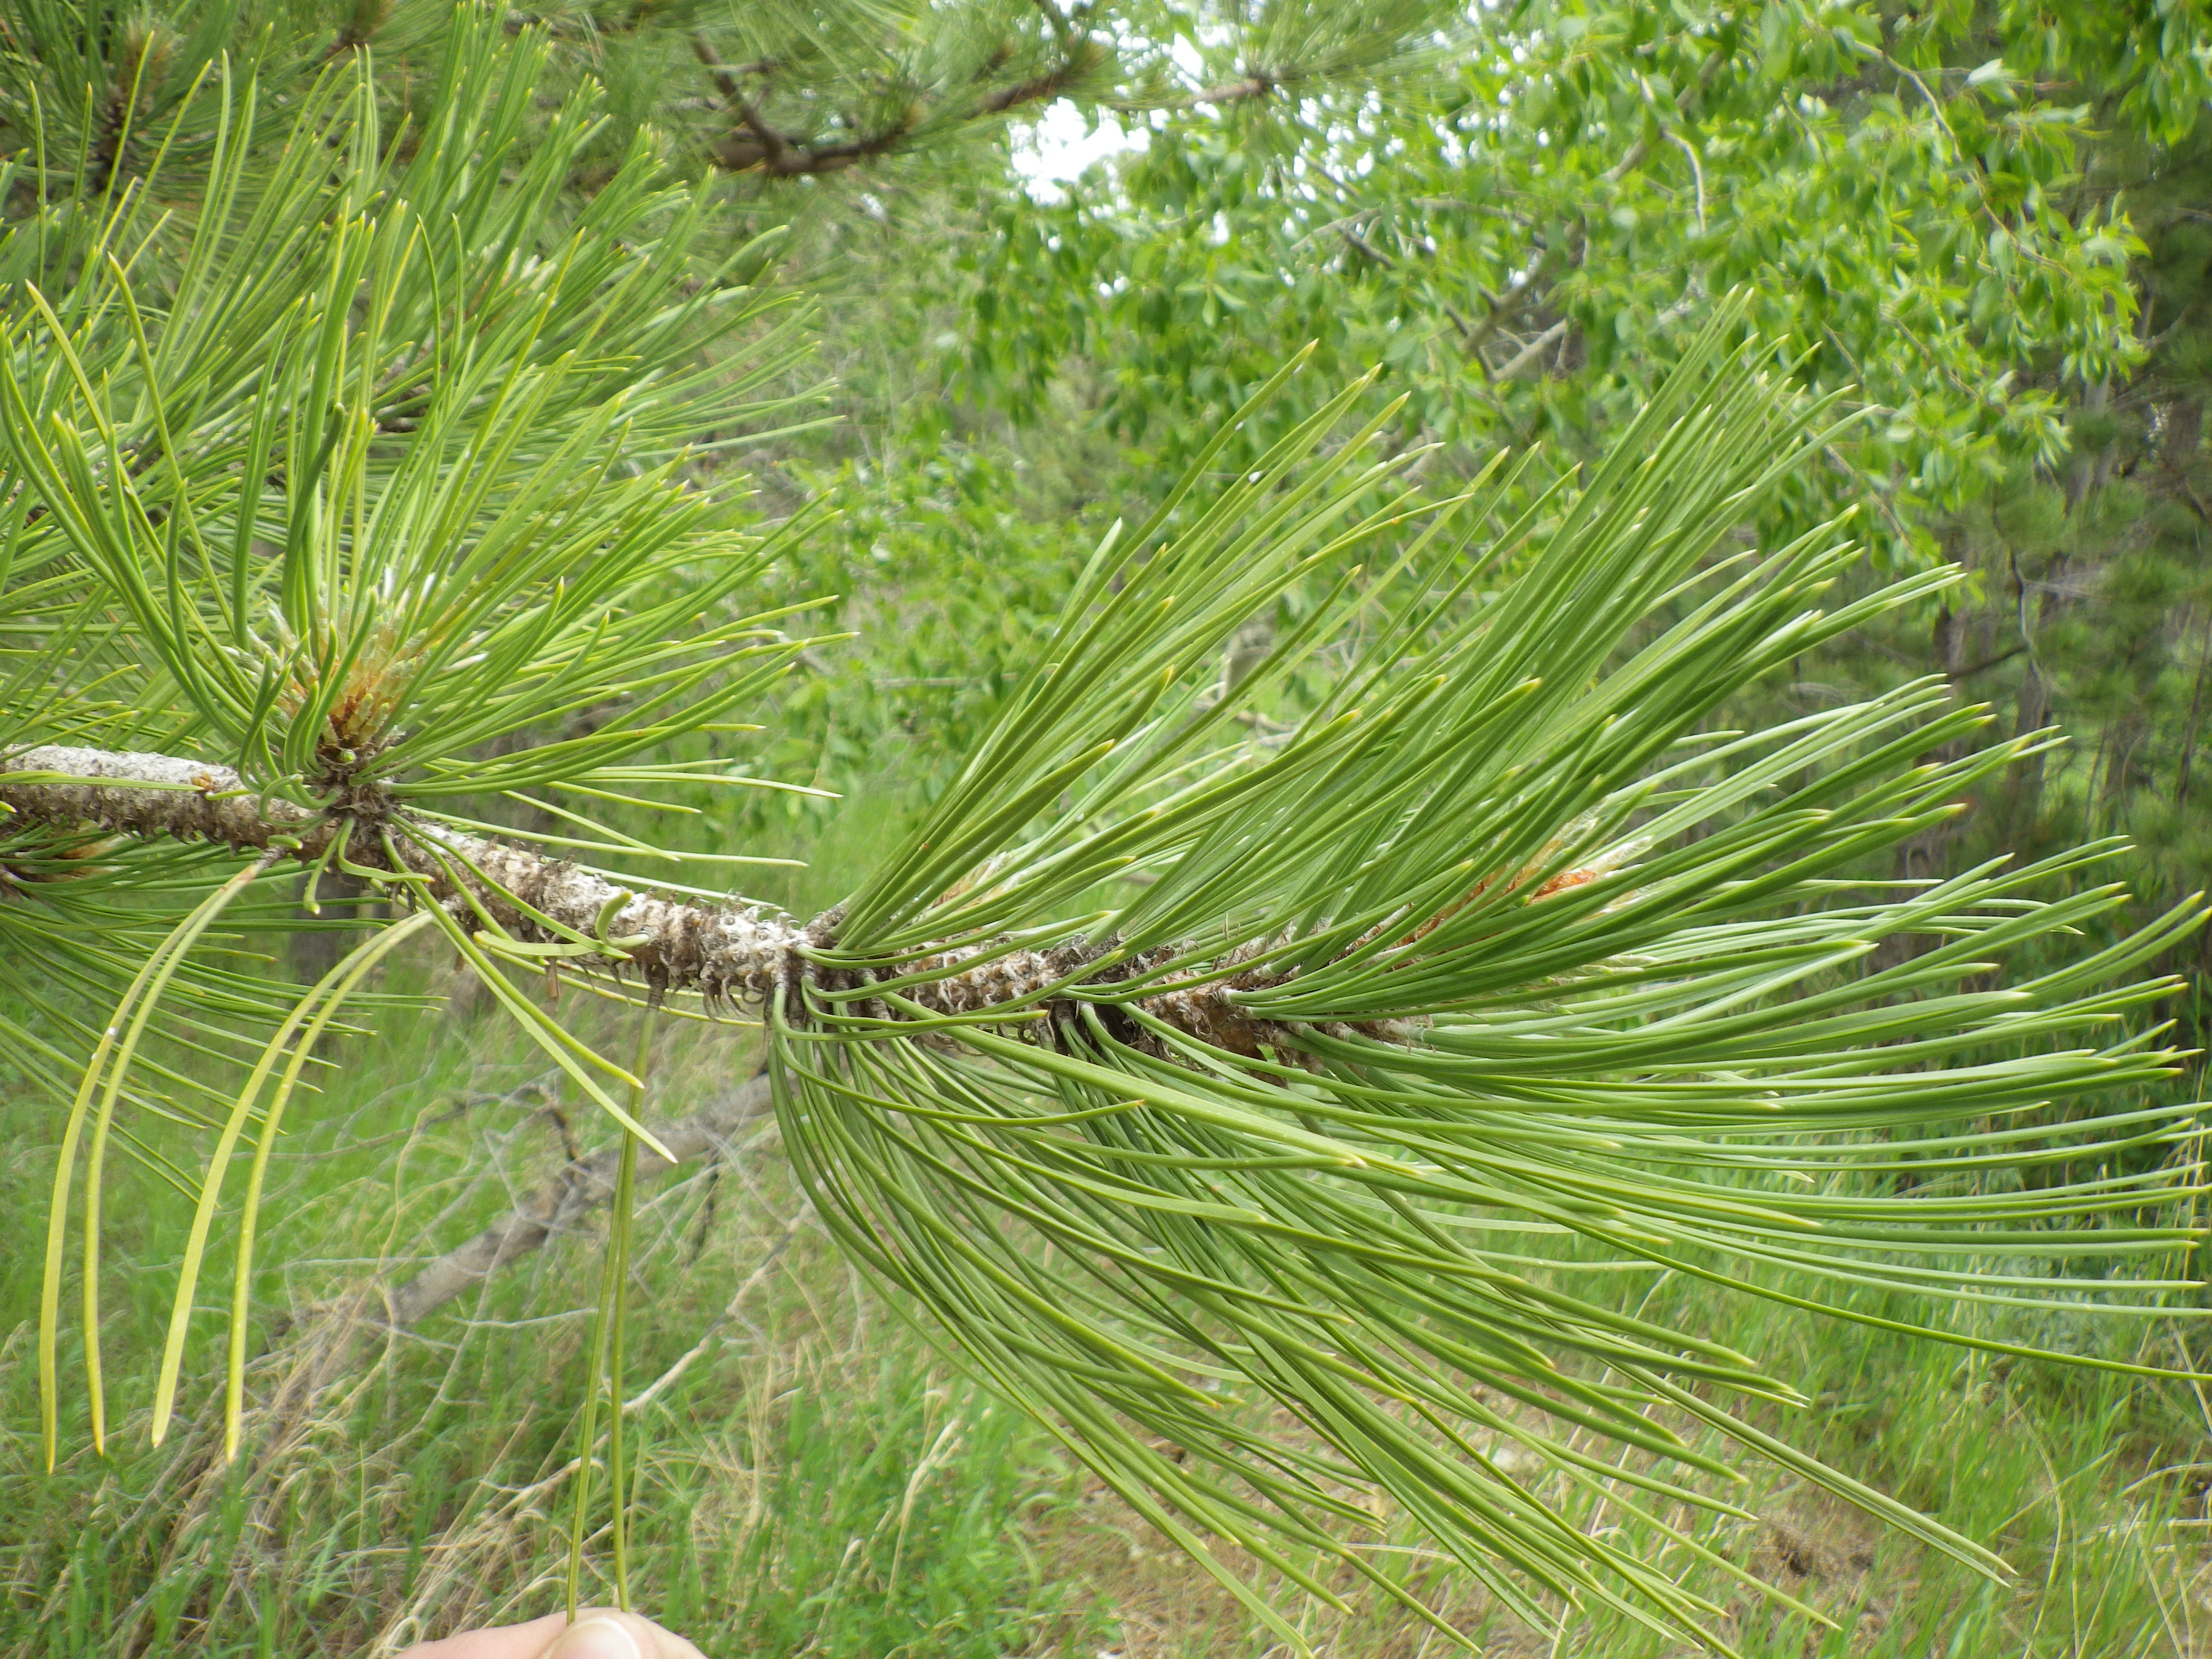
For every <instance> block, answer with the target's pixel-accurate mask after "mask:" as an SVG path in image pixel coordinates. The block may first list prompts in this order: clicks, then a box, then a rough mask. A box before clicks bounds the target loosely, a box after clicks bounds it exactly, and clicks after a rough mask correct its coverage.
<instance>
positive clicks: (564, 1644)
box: [545, 1619, 644, 1659]
mask: <svg viewBox="0 0 2212 1659" xmlns="http://www.w3.org/2000/svg"><path fill="white" fill-rule="evenodd" d="M545 1659H644V1656H643V1655H642V1654H641V1653H639V1652H638V1650H637V1638H635V1637H634V1636H632V1635H631V1634H630V1633H629V1631H627V1630H626V1629H624V1628H623V1626H620V1625H618V1624H617V1623H616V1622H615V1621H614V1620H611V1619H580V1620H577V1621H576V1622H575V1623H574V1624H573V1625H571V1626H568V1629H566V1630H564V1631H562V1632H561V1637H560V1639H559V1640H558V1641H556V1642H555V1643H554V1644H553V1645H552V1646H551V1647H550V1648H548V1649H546V1650H545Z"/></svg>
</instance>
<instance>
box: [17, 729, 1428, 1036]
mask: <svg viewBox="0 0 2212 1659" xmlns="http://www.w3.org/2000/svg"><path fill="white" fill-rule="evenodd" d="M0 766H3V767H4V768H5V770H0V808H5V809H6V810H7V811H9V813H11V814H12V815H13V818H14V821H15V822H16V823H38V824H46V825H52V826H55V827H58V828H62V829H79V828H82V827H83V826H86V825H94V826H97V827H98V828H100V829H104V830H107V831H111V832H114V833H119V834H122V835H126V836H132V837H134V838H137V839H141V840H153V839H157V838H160V837H161V836H171V837H174V838H176V839H179V840H183V841H200V842H219V843H222V844H223V845H225V846H228V847H229V848H232V849H233V850H234V851H237V852H240V853H259V854H271V853H273V854H277V855H279V856H280V857H283V858H287V859H290V860H295V861H297V862H299V863H301V864H303V865H304V864H312V863H314V862H316V861H317V860H321V859H322V858H323V857H324V855H325V854H327V853H329V852H330V851H331V847H332V845H333V842H335V841H336V838H337V836H338V835H339V834H340V833H341V832H342V831H343V832H344V833H345V834H346V836H347V840H346V842H345V844H344V849H343V850H344V856H345V860H346V861H347V862H348V864H349V866H352V867H353V868H354V869H355V870H356V871H360V872H368V873H370V874H371V875H372V876H380V877H382V878H383V880H382V882H381V883H380V884H381V885H384V886H385V887H386V890H387V891H388V892H392V893H395V894H398V893H406V894H409V895H411V896H413V898H414V900H415V902H428V903H435V904H441V905H443V906H445V907H446V908H447V910H448V911H449V912H451V913H452V914H453V916H454V917H455V918H456V920H458V921H461V922H462V923H463V925H464V926H472V925H478V923H479V920H480V918H481V917H482V916H489V917H490V918H491V919H492V920H493V921H495V922H497V923H498V925H499V927H501V929H502V930H503V931H504V932H505V933H507V935H508V936H509V937H511V938H513V939H518V940H520V941H522V942H524V943H532V944H550V943H573V942H574V940H575V939H576V937H577V936H578V935H581V936H583V937H584V938H586V939H594V938H595V939H603V940H605V941H607V945H608V949H607V951H605V953H604V954H603V955H602V956H600V957H597V958H586V961H593V962H596V964H597V965H598V966H600V967H602V968H612V967H615V966H617V965H620V966H622V967H623V968H625V969H628V970H629V971H634V972H635V973H637V974H638V975H641V977H642V978H643V979H644V980H645V981H646V983H647V986H648V987H650V988H651V991H652V993H653V995H654V996H655V997H659V996H661V995H664V994H666V993H668V992H670V991H696V992H697V993H699V994H701V996H702V997H703V998H704V999H705V1000H706V1002H707V1005H708V1007H710V1008H714V1007H718V1006H752V1007H758V1006H763V1005H765V1004H766V1003H768V1002H769V1000H771V999H772V998H773V997H774V996H775V993H776V991H777V990H778V989H779V987H781V988H784V989H787V990H788V991H791V992H793V995H792V996H791V997H790V998H789V999H788V1006H791V1007H792V1008H793V1010H794V1012H796V1011H797V1010H798V1009H799V1005H800V1001H801V999H800V998H799V996H798V995H797V994H796V993H797V992H798V991H799V989H800V988H801V987H802V986H804V985H825V986H826V984H827V981H829V980H830V979H833V978H834V979H836V980H837V984H836V987H835V988H844V989H851V988H857V987H856V985H855V984H854V983H852V982H848V981H847V980H845V979H844V978H842V977H841V976H838V975H833V974H825V973H824V972H823V971H822V970H819V969H817V967H816V966H815V965H814V964H813V963H811V962H810V961H809V960H808V959H807V957H806V954H805V953H806V951H808V950H809V949H810V948H819V947H823V946H826V945H829V944H831V943H833V942H834V940H835V938H836V922H837V916H836V912H834V911H832V912H829V913H828V914H826V915H823V916H820V917H817V918H816V919H815V921H812V922H809V923H805V924H802V923H800V922H799V921H797V920H796V919H794V918H793V917H792V916H789V915H786V914H784V913H783V912H781V911H780V910H777V909H775V908H774V907H772V906H769V905H765V904H760V903H740V904H735V905H723V906H711V905H702V904H695V903H690V902H685V901H683V900H679V899H674V898H662V897H656V896H652V895H650V894H645V895H640V894H637V893H635V892H634V891H632V890H630V889H629V888H626V887H623V886H620V885H617V884H616V883H614V882H611V881H609V880H608V879H607V878H605V877H603V876H599V875H596V874H594V873H592V872H590V871H587V870H583V869H580V868H578V867H577V866H574V865H572V864H568V863H564V862H562V861H561V860H557V859H553V858H549V857H547V856H545V855H544V854H541V853H537V852H532V851H531V850H529V849H527V848H517V847H511V846H507V845H506V844H504V843H502V842H495V841H492V840H489V839H487V838H486V837H483V836H471V835H464V834H462V833H460V832H459V831H456V830H453V829H448V828H446V827H443V826H441V825H435V824H432V823H428V822H427V821H425V820H423V819H422V818H420V817H415V816H413V815H410V813H408V812H407V811H406V810H405V809H404V807H403V806H400V805H395V804H393V803H392V802H390V801H388V800H379V799H374V798H366V799H364V798H360V797H345V796H339V797H337V798H334V799H333V802H332V805H331V806H330V807H329V808H327V809H325V810H320V811H319V810H317V809H315V808H313V807H308V806H304V805H300V804H299V803H297V802H295V801H290V800H286V799H281V798H277V797H274V796H268V795H264V793H261V792H259V791H258V790H256V789H254V788H253V787H252V786H250V785H248V784H247V783H246V781H244V780H242V779H241V778H240V776H239V775H238V774H237V773H236V772H234V771H233V770H232V769H229V768H228V767H223V766H213V765H209V764H207V763H203V762H199V761H195V760H191V759H186V758H179V757H175V756H169V755H151V754H134V753H114V752H110V751H107V750H96V749H76V748H67V747H62V746H59V745H47V746H42V747H37V748H28V749H20V750H15V751H14V752H13V753H12V754H10V755H8V756H6V757H4V758H0ZM347 826H350V828H348V827H347ZM540 918H543V919H544V920H540ZM549 923H550V924H552V925H550V926H549V925H548V924H549ZM564 930H565V931H564ZM1112 948H1113V941H1111V940H1087V939H1081V938H1077V939H1070V940H1069V941H1067V942H1066V944H1063V945H1057V946H1054V948H1052V949H1050V950H1045V951H1030V950H1024V951H994V950H992V949H991V948H990V947H985V946H963V947H959V948H956V949H951V950H931V949H927V948H925V950H924V951H922V952H921V953H918V954H917V955H916V956H915V957H912V958H908V959H906V960H903V961H902V962H901V963H898V964H897V969H898V971H900V972H901V973H920V974H924V975H932V977H929V978H927V979H926V980H924V981H922V982H921V983H918V984H915V985H911V986H908V987H907V988H906V989H905V990H903V991H902V993H901V994H902V996H904V997H906V998H907V999H908V1000H910V1001H912V1002H914V1003H915V1004H916V1005H918V1006H920V1007H921V1008H922V1009H923V1010H924V1011H925V1012H927V1013H928V1014H931V1015H939V1016H942V1015H955V1016H958V1015H975V1014H980V1013H987V1012H989V1011H990V1010H991V1009H993V1008H996V1007H1002V1006H1004V1007H1012V1006H1014V1005H1031V1006H1033V1005H1034V1004H1035V1002H1036V999H1037V997H1038V995H1039V994H1040V993H1042V992H1043V991H1044V990H1046V989H1047V988H1048V987H1052V986H1055V985H1058V984H1060V983H1061V982H1062V981H1066V980H1068V979H1069V978H1070V977H1071V976H1073V975H1080V974H1081V972H1082V970H1083V969H1085V968H1086V967H1088V966H1090V965H1091V963H1101V964H1102V965H1101V966H1100V968H1099V969H1098V974H1097V977H1098V978H1099V979H1100V980H1101V981H1107V980H1112V979H1116V978H1123V977H1127V976H1129V975H1133V974H1137V973H1141V972H1142V971H1144V970H1145V969H1146V968H1147V967H1151V966H1154V965H1157V964H1158V963H1160V962H1164V961H1165V960H1166V959H1167V958H1168V957H1170V956H1172V955H1174V954H1176V951H1175V950H1174V948H1173V947H1169V948H1166V949H1164V950H1162V951H1158V952H1157V953H1154V954H1153V955H1152V956H1151V957H1146V958H1143V959H1140V960H1139V961H1136V962H1126V961H1125V962H1122V963H1115V964H1111V965H1107V964H1105V963H1104V960H1103V959H1104V958H1105V957H1107V956H1108V955H1109V952H1110V951H1111V950H1112ZM1254 954H1255V947H1254V946H1252V945H1243V946H1240V947H1238V948H1237V949H1235V950H1232V951H1226V952H1225V953H1224V954H1223V955H1222V957H1220V958H1219V959H1218V961H1217V962H1216V963H1215V964H1214V967H1215V969H1216V971H1217V972H1219V973H1222V974H1224V975H1225V976H1224V977H1221V978H1218V979H1216V980H1214V981H1212V982H1209V983H1206V984H1203V985H1198V986H1193V987H1184V988H1179V989H1175V990H1170V991H1166V992H1163V993H1161V994H1158V995H1153V996H1147V997H1143V998H1140V999H1138V1006H1140V1007H1142V1008H1143V1009H1144V1010H1145V1011H1146V1012H1148V1013H1150V1014H1152V1015H1153V1016H1154V1017H1155V1018H1159V1019H1161V1020H1164V1021H1165V1022H1166V1023H1168V1024H1170V1025H1173V1026H1174V1027H1176V1029H1178V1030H1182V1031H1186V1032H1188V1033H1189V1034H1191V1035H1192V1036H1197V1037H1199V1038H1201V1039H1202V1040H1204V1041H1206V1042H1212V1043H1213V1044H1215V1045H1217V1046H1218V1047H1221V1048H1228V1049H1230V1050H1231V1051H1233V1052H1237V1053H1242V1054H1256V1053H1258V1052H1259V1050H1260V1048H1261V1046H1262V1045H1263V1044H1265V1045H1274V1046H1281V1043H1282V1039H1283V1036H1284V1035H1285V1034H1284V1033H1283V1031H1282V1030H1279V1028H1277V1027H1274V1026H1273V1025H1270V1024H1265V1023H1263V1022H1261V1021H1258V1020H1255V1019H1254V1018H1251V1017H1250V1016H1249V1015H1247V1014H1246V1013H1244V1012H1243V1011H1242V1009H1241V1008H1240V1007H1239V1006H1237V1002H1236V1000H1235V999H1236V994H1237V992H1239V991H1242V990H1248V989H1250V988H1252V987H1255V986H1258V985H1261V984H1263V983H1267V982H1271V981H1270V979H1269V976H1268V975H1267V970H1265V969H1246V970H1245V971H1244V972H1243V973H1242V974H1235V975H1230V974H1228V973H1227V970H1229V969H1232V968H1233V967H1234V966H1235V965H1236V963H1238V962H1240V961H1243V960H1246V959H1249V957H1252V956H1253V955H1254ZM969 961H973V962H974V963H975V965H974V966H973V967H969V968H965V969H963V967H962V966H961V964H962V963H963V962H969ZM865 1012H866V1013H868V1014H869V1015H871V1016H872V1017H875V1018H890V1017H892V1014H893V1011H892V1010H891V1009H890V1007H889V1006H886V1005H883V1004H880V1003H874V1002H871V1003H870V1004H869V1005H868V1006H866V1010H865ZM1109 1012H1111V1011H1109ZM1360 1029H1362V1030H1368V1029H1370V1028H1368V1027H1362V1028H1360ZM1372 1029H1374V1030H1377V1031H1380V1030H1382V1029H1383V1028H1381V1027H1376V1028H1372ZM1391 1034H1392V1035H1395V1028H1393V1030H1392V1032H1391ZM1122 1035H1124V1036H1127V1038H1128V1039H1129V1040H1131V1041H1133V1042H1141V1041H1144V1039H1143V1038H1141V1037H1140V1036H1139V1035H1138V1033H1137V1032H1136V1031H1135V1030H1134V1027H1133V1024H1131V1025H1130V1029H1129V1030H1127V1031H1126V1032H1124V1033H1122Z"/></svg>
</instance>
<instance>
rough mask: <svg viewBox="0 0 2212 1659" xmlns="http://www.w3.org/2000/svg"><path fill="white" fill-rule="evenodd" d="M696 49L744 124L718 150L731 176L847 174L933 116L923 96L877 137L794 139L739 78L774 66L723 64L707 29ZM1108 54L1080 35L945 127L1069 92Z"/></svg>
mask: <svg viewBox="0 0 2212 1659" xmlns="http://www.w3.org/2000/svg"><path fill="white" fill-rule="evenodd" d="M691 51H692V54H693V55H694V56H695V57H696V58H698V60H699V62H700V64H702V66H704V68H705V69H706V70H707V73H708V76H709V77H710V78H711V79H712V80H713V81H714V86H715V88H716V90H718V91H719V92H720V94H722V98H723V100H724V101H725V102H726V104H727V105H728V106H729V107H730V111H731V112H732V114H733V115H735V116H736V117H737V119H738V128H739V131H735V132H732V133H731V134H730V135H729V136H728V137H726V138H723V139H721V140H720V142H719V143H716V144H715V145H714V149H713V154H714V161H715V164H716V165H717V166H719V167H722V168H724V169H726V171H728V172H731V173H752V172H761V173H768V174H769V176H770V177H772V178H777V179H804V178H815V177H819V176H821V175H823V174H824V173H842V172H844V171H845V170H846V169H847V168H848V167H859V166H860V165H861V164H862V163H863V162H866V161H874V160H876V159H878V157H881V156H885V155H891V154H892V153H894V152H895V151H897V150H899V149H903V148H904V147H905V146H906V144H907V143H908V142H909V141H910V140H911V139H912V138H913V137H914V135H915V132H916V131H919V130H920V129H921V126H922V125H924V124H925V122H927V120H928V119H929V110H928V107H927V105H926V104H925V103H923V102H922V100H920V99H918V98H917V99H916V100H914V101H913V102H911V103H909V104H908V105H907V106H906V107H905V108H903V109H902V110H901V111H900V112H898V114H897V115H896V117H894V118H892V119H891V120H890V122H888V123H887V124H885V125H883V126H881V127H878V129H877V130H876V131H872V132H864V133H860V134H858V135H857V136H855V137H849V138H841V139H836V140H834V141H828V142H825V141H823V140H820V139H815V138H795V137H792V136H791V135H789V134H788V133H785V132H782V131H779V130H778V129H776V128H775V127H774V126H772V125H769V121H768V119H767V118H766V117H765V116H763V114H762V113H761V111H760V108H759V106H758V105H757V104H756V103H755V102H754V101H753V100H752V99H751V98H750V96H748V95H747V94H746V92H745V88H744V82H743V80H741V79H740V76H747V75H759V76H766V75H767V74H768V73H769V72H770V71H771V70H773V69H774V68H775V65H774V64H770V63H760V64H743V65H739V66H738V67H736V68H734V69H733V68H732V66H730V65H729V64H725V63H724V62H723V61H722V57H721V54H720V52H717V51H716V50H715V48H714V42H713V41H712V40H708V38H707V33H706V31H705V30H703V29H698V30H694V31H693V33H692V35H691ZM1106 57H1107V52H1106V49H1105V48H1104V47H1103V46H1100V45H1099V44H1098V43H1097V41H1095V40H1090V39H1088V38H1085V37H1077V38H1076V39H1074V40H1071V41H1070V42H1068V43H1067V45H1066V55H1065V56H1064V57H1063V58H1061V60H1060V63H1059V64H1056V65H1054V67H1053V68H1051V69H1049V70H1046V71H1045V72H1044V73H1043V74H1042V75H1037V76H1031V77H1030V79H1028V80H1026V81H1018V82H1015V83H1014V84H1013V85H1012V86H1006V87H1001V88H999V89H998V90H997V91H995V92H993V93H989V94H986V95H984V96H983V97H981V98H980V99H978V100H976V101H975V103H973V104H971V105H969V106H967V107H966V108H964V109H960V110H957V111H956V112H953V114H952V115H951V118H950V119H949V121H948V122H947V123H946V125H955V126H957V125H966V124H968V123H969V122H974V121H981V120H987V119H989V118H991V117H993V116H997V115H1005V114H1006V113H1008V112H1011V111H1013V110H1016V109H1019V108H1021V107H1023V106H1025V105H1029V104H1040V103H1047V102H1049V101H1050V100H1053V99H1054V98H1057V97H1059V96H1060V94H1062V93H1065V92H1067V91H1069V90H1071V89H1072V88H1073V87H1074V86H1075V85H1076V84H1077V83H1078V82H1079V81H1081V80H1082V78H1083V77H1084V76H1086V75H1088V74H1089V73H1090V72H1091V70H1095V69H1097V67H1098V66H1099V64H1103V62H1105V61H1106Z"/></svg>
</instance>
